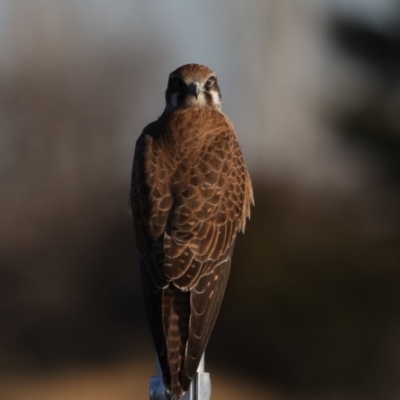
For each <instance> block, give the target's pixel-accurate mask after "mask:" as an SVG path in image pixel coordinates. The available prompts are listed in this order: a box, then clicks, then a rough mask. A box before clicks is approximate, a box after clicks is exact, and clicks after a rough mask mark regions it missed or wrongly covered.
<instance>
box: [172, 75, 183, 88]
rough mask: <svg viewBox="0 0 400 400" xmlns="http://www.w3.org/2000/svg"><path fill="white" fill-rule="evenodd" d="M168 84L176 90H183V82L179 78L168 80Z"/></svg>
mask: <svg viewBox="0 0 400 400" xmlns="http://www.w3.org/2000/svg"><path fill="white" fill-rule="evenodd" d="M169 82H170V85H171V86H174V87H176V88H178V89H180V88H183V87H184V86H185V82H184V81H183V80H182V79H181V78H178V77H177V76H174V77H172V78H170V79H169Z"/></svg>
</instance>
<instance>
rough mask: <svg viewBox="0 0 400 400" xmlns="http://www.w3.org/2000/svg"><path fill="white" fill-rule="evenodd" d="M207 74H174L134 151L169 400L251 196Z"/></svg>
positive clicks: (192, 356) (182, 378)
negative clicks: (157, 113)
mask: <svg viewBox="0 0 400 400" xmlns="http://www.w3.org/2000/svg"><path fill="white" fill-rule="evenodd" d="M220 100H221V95H220V91H219V87H218V83H217V80H216V76H215V74H214V72H213V71H211V70H210V69H208V68H207V67H205V66H202V65H197V64H188V65H184V66H183V67H180V68H178V69H177V70H175V71H173V72H172V73H171V74H170V78H169V82H168V88H167V91H166V108H165V110H164V112H163V114H162V115H161V117H160V118H159V119H158V120H157V121H155V122H153V123H151V124H149V125H148V126H146V128H145V129H144V130H143V133H142V134H141V135H140V137H139V139H138V141H137V143H136V150H135V157H134V163H133V170H132V185H131V196H130V198H131V207H132V213H133V221H134V229H135V234H136V242H137V246H138V249H139V252H140V254H141V260H140V264H141V276H142V284H143V291H144V296H145V302H146V308H147V314H148V319H149V323H150V328H151V332H152V335H153V339H154V343H155V347H156V351H157V354H158V358H159V360H160V365H161V368H162V371H163V377H164V382H165V385H166V387H167V389H168V391H169V392H170V394H171V398H172V399H173V400H179V399H180V398H181V396H182V395H183V394H184V392H185V391H186V390H188V388H189V386H190V383H191V380H192V379H193V377H194V376H195V373H196V371H197V368H198V365H199V362H200V359H201V356H202V354H203V351H204V349H205V347H206V345H207V342H208V339H209V337H210V334H211V331H212V329H213V327H214V323H215V320H216V317H217V314H218V311H219V308H220V305H221V301H222V297H223V294H224V291H225V287H226V283H227V279H228V275H229V270H230V264H231V257H232V251H233V247H234V243H235V239H236V234H237V232H238V231H244V228H245V224H246V217H249V216H250V204H251V203H252V202H253V191H252V186H251V181H250V177H249V174H248V171H247V168H246V166H245V163H244V161H243V157H242V154H241V151H240V147H239V144H238V142H237V138H236V134H235V130H234V127H233V125H232V123H231V121H230V120H229V119H228V117H227V116H225V115H224V114H223V113H222V111H221V101H220Z"/></svg>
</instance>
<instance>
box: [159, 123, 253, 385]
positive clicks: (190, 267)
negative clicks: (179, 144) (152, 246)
mask: <svg viewBox="0 0 400 400" xmlns="http://www.w3.org/2000/svg"><path fill="white" fill-rule="evenodd" d="M179 174H182V177H181V176H180V175H179ZM176 175H177V176H176V180H177V181H178V182H186V184H185V187H184V189H183V190H182V192H181V193H180V194H179V195H177V196H175V198H174V203H173V206H172V210H171V214H170V216H169V219H168V223H167V229H166V232H165V234H164V245H163V247H164V254H165V262H164V274H165V275H166V276H167V277H168V278H169V279H171V280H172V281H173V282H174V284H175V285H176V286H177V287H178V288H180V289H182V290H188V291H190V293H191V296H190V305H191V314H190V320H189V334H188V342H187V345H186V349H185V356H184V363H183V365H182V371H181V379H182V387H183V389H184V390H187V389H188V387H189V385H190V381H191V379H193V377H194V375H195V373H196V371H197V368H198V365H199V362H200V359H201V356H202V353H203V351H204V349H205V347H206V345H207V342H208V339H209V337H210V334H211V331H212V329H213V327H214V324H215V321H216V318H217V315H218V312H219V309H220V306H221V302H222V298H223V294H224V291H225V287H226V283H227V280H228V276H229V270H230V264H231V254H232V251H233V245H234V242H235V238H236V234H237V231H238V229H239V227H240V224H241V220H242V214H243V212H244V204H245V202H246V201H247V199H246V193H247V192H246V179H247V176H248V174H247V170H246V167H245V165H244V161H243V158H242V155H241V152H240V149H239V145H238V143H237V140H236V135H235V133H234V132H233V131H231V130H228V131H226V132H222V133H220V134H218V135H216V136H214V137H213V138H212V140H211V141H209V143H208V144H206V145H205V146H204V147H203V148H202V151H201V152H200V153H199V155H198V157H197V158H196V160H195V161H194V163H193V164H192V167H191V169H190V170H189V171H187V170H186V171H179V170H177V171H176ZM185 175H186V176H185Z"/></svg>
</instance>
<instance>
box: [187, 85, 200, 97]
mask: <svg viewBox="0 0 400 400" xmlns="http://www.w3.org/2000/svg"><path fill="white" fill-rule="evenodd" d="M200 92H201V87H200V85H199V84H198V83H197V82H194V83H192V84H191V85H190V86H189V93H190V94H192V95H193V96H195V97H196V100H197V98H198V97H199V94H200Z"/></svg>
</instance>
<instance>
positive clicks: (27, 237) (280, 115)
mask: <svg viewBox="0 0 400 400" xmlns="http://www.w3.org/2000/svg"><path fill="white" fill-rule="evenodd" d="M189 62H195V63H202V64H205V65H207V66H209V67H210V68H212V69H214V70H215V71H216V72H217V73H218V75H219V81H220V87H221V89H222V94H223V101H224V111H225V112H226V113H227V114H228V115H229V116H230V118H231V119H232V121H233V122H234V124H235V126H236V128H237V132H238V137H239V141H240V143H241V145H242V149H243V153H244V156H245V158H246V160H247V163H248V165H249V168H250V172H251V175H252V179H253V181H254V189H255V200H256V207H255V208H254V209H253V212H252V218H251V221H250V222H249V223H248V226H247V229H246V234H245V235H244V236H241V237H240V238H239V239H238V241H237V245H236V251H235V256H234V261H233V270H232V275H231V279H230V282H229V285H228V289H227V293H226V299H225V302H224V304H223V307H222V310H221V314H220V318H219V320H218V322H217V325H216V328H215V330H214V333H213V335H212V338H211V341H210V344H209V347H208V350H207V359H206V367H207V370H208V371H209V372H211V378H212V382H213V399H214V398H215V399H218V400H225V399H230V400H236V399H240V400H242V399H243V398H246V399H249V400H250V399H251V400H253V399H263V400H265V399H266V400H269V399H276V400H279V399H282V400H283V399H285V400H300V399H301V400H309V399H328V400H329V399H330V400H333V399H351V400H352V399H385V400H386V399H389V400H391V399H398V398H399V396H400V383H399V382H400V381H399V376H400V340H399V339H400V295H399V284H400V272H399V266H400V4H399V2H398V1H394V0H393V1H390V0H363V1H361V0H358V1H356V0H319V1H318V0H304V1H301V2H300V1H295V0H280V1H278V0H251V1H246V2H243V1H240V0H235V1H224V0H215V1H214V2H213V3H212V4H211V3H207V2H202V1H200V0H193V1H190V2H185V3H183V2H181V1H178V0H170V1H165V2H161V1H147V2H142V1H139V0H136V1H135V0H131V1H124V0H97V1H94V0H86V1H78V0H69V1H66V0H65V1H62V0H60V1H56V2H55V1H54V2H52V1H50V0H49V1H46V0H37V1H35V2H29V1H23V0H13V1H6V0H0V187H1V190H0V398H1V399H4V400H25V399H26V400H36V399H37V400H43V399H52V400H59V399H60V400H61V399H62V400H69V399H78V400H89V399H96V400H102V399H115V400H132V399H134V400H139V399H147V398H148V396H147V390H148V383H149V378H150V375H151V374H153V373H154V370H155V368H154V351H153V347H152V343H151V340H150V336H149V331H148V329H147V323H146V319H145V313H144V305H143V301H142V298H141V290H140V285H139V272H138V264H137V258H138V257H137V253H136V249H135V245H134V242H133V235H132V229H131V217H130V214H129V212H128V193H129V185H130V173H131V163H132V158H133V150H134V145H135V141H136V139H137V137H138V135H139V134H140V133H141V130H142V128H143V127H144V126H145V125H146V124H147V123H149V122H151V121H152V120H154V119H155V118H157V117H158V116H159V115H160V114H161V113H162V110H163V107H164V91H165V88H166V84H167V78H168V74H169V73H170V72H171V71H172V70H173V69H175V68H177V67H178V66H180V65H182V64H185V63H189Z"/></svg>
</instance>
